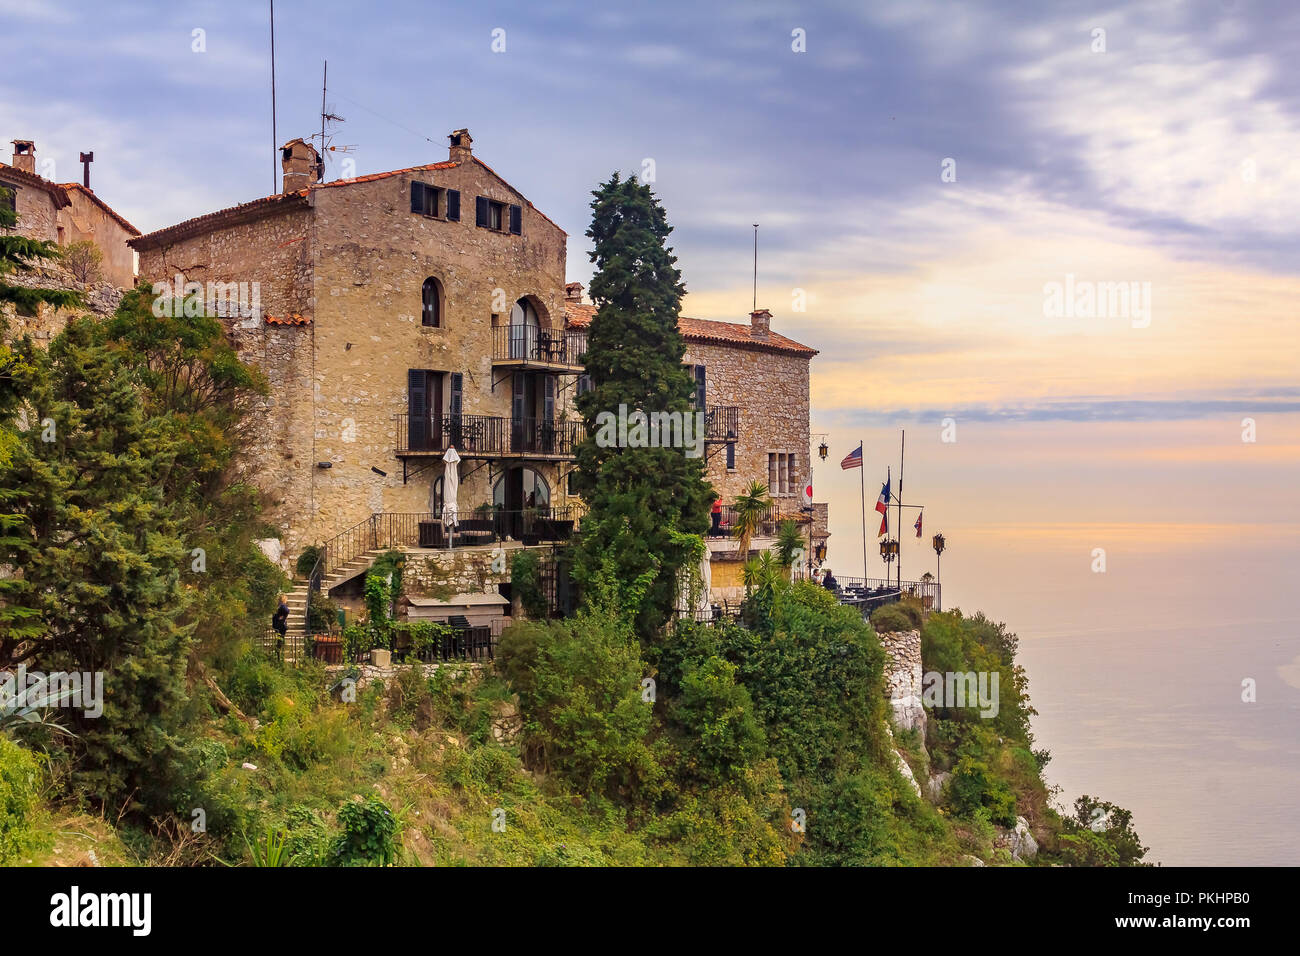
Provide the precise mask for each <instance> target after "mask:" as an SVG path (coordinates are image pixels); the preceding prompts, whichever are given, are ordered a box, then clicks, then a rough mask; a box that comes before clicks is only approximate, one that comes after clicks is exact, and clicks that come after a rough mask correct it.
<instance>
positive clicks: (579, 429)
mask: <svg viewBox="0 0 1300 956" xmlns="http://www.w3.org/2000/svg"><path fill="white" fill-rule="evenodd" d="M394 418H396V419H397V449H396V451H397V454H398V455H405V454H410V453H411V452H434V453H436V452H440V451H445V450H446V449H447V448H449V447H451V446H453V445H454V446H455V448H456V451H457V452H459V453H460V455H461V457H466V456H468V457H471V458H474V457H481V456H497V455H525V456H526V455H547V456H559V457H568V456H572V455H574V454H575V453H576V450H577V446H578V444H579V443H580V442H581V441H582V439H583V437H585V435H586V430H585V429H584V428H583V424H582V422H581V421H580V420H566V421H558V420H552V419H545V418H506V417H504V416H495V415H454V416H453V415H444V416H442V419H441V420H440V421H437V422H435V421H434V420H433V419H432V417H431V416H416V417H414V418H412V417H411V415H410V414H409V413H405V412H404V413H402V414H400V415H395V416H394Z"/></svg>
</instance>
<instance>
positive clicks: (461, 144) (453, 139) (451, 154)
mask: <svg viewBox="0 0 1300 956" xmlns="http://www.w3.org/2000/svg"><path fill="white" fill-rule="evenodd" d="M447 139H448V140H449V141H450V143H451V149H450V150H449V151H448V159H450V160H451V162H453V163H468V162H469V159H470V157H471V156H472V155H473V154H474V150H473V148H472V147H473V145H474V137H472V136H470V135H469V130H467V129H458V130H455V131H454V132H452V133H451V134H449V135H448V136H447Z"/></svg>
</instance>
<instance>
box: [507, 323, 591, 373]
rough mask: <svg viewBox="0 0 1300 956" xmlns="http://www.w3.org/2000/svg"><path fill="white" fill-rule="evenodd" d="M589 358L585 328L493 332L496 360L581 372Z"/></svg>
mask: <svg viewBox="0 0 1300 956" xmlns="http://www.w3.org/2000/svg"><path fill="white" fill-rule="evenodd" d="M586 355H587V332H586V330H585V329H543V328H536V327H533V326H526V325H498V326H496V327H494V328H493V329H492V360H493V361H494V362H508V361H513V360H522V361H526V362H533V363H536V364H539V365H552V366H554V365H560V366H564V367H566V368H571V369H574V370H578V369H581V368H582V363H583V360H584V359H585V358H586Z"/></svg>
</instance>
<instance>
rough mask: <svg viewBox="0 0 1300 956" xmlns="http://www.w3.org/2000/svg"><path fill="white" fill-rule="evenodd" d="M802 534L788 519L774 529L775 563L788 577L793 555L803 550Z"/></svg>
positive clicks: (793, 560) (793, 559)
mask: <svg viewBox="0 0 1300 956" xmlns="http://www.w3.org/2000/svg"><path fill="white" fill-rule="evenodd" d="M803 544H804V541H803V532H801V531H800V530H799V526H798V525H796V524H795V523H794V522H793V521H790V520H789V519H787V520H785V521H782V522H781V524H780V526H779V527H778V528H777V529H776V563H777V564H779V565H780V566H781V568H782V569H783V570H784V571H785V572H786V577H787V578H788V577H789V576H790V569H791V568H793V567H794V562H795V555H796V554H797V553H798V552H800V551H802V550H803Z"/></svg>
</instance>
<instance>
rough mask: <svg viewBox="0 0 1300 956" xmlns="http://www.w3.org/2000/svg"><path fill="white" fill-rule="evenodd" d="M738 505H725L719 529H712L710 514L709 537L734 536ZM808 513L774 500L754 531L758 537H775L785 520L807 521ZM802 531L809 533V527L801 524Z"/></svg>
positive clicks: (764, 511) (765, 510) (797, 522)
mask: <svg viewBox="0 0 1300 956" xmlns="http://www.w3.org/2000/svg"><path fill="white" fill-rule="evenodd" d="M737 517H738V516H737V513H736V507H735V505H723V506H722V516H721V519H720V520H719V522H718V531H717V532H716V533H715V532H714V531H713V530H712V515H710V526H709V532H708V535H707V536H708V537H711V538H720V537H734V535H735V528H736V518H737ZM806 519H807V515H804V514H801V513H800V511H799V508H798V506H797V505H793V504H785V503H779V502H773V503H772V504H770V505H768V506H767V507H766V508H765V509H764V510H763V513H762V515H761V516H760V517H759V519H758V528H757V529H756V530H755V531H754V537H756V538H774V537H776V533H777V530H778V529H779V528H780V526H781V522H783V521H793V522H795V523H796V524H799V523H800V522H803V521H806ZM800 528H801V531H802V532H803V533H804V534H805V536H806V534H807V529H806V527H804V526H803V525H800Z"/></svg>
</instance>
